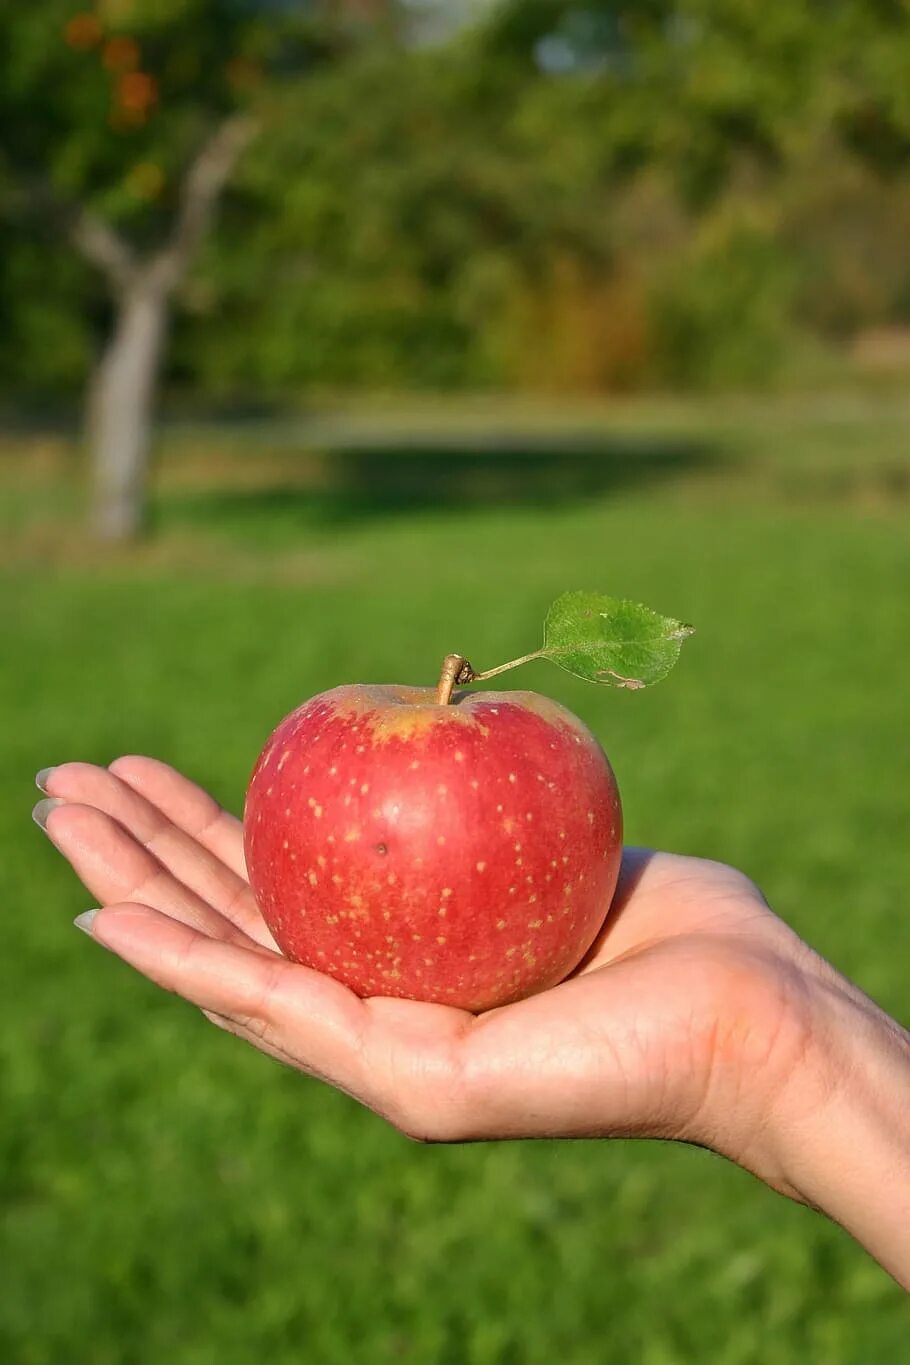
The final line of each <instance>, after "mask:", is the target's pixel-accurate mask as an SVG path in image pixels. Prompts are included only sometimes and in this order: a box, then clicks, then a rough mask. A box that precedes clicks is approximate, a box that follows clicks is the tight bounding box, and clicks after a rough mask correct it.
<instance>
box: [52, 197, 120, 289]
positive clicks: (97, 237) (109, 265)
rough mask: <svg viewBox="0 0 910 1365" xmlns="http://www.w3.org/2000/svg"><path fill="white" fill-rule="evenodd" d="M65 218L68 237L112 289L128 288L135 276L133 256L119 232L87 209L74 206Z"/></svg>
mask: <svg viewBox="0 0 910 1365" xmlns="http://www.w3.org/2000/svg"><path fill="white" fill-rule="evenodd" d="M68 217H69V220H70V221H69V236H70V239H71V241H72V242H73V245H74V246H75V247H76V248H77V250H78V251H81V253H82V255H83V256H84V257H85V259H86V260H87V261H89V262H90V263H91V264H92V265H94V266H96V267H97V268H98V269H99V270H100V271H101V273H102V274H103V275H106V276H107V279H108V281H109V282H110V284H111V285H113V287H114V288H115V289H118V290H123V289H126V288H128V286H129V285H130V283H131V282H132V281H133V279H134V278H135V275H136V258H135V257H134V255H133V253H132V251H131V249H130V247H129V246H128V245H127V243H126V242H125V241H124V239H123V238H122V237H121V236H120V235H119V233H117V232H115V231H114V229H113V228H112V227H111V225H110V224H109V223H106V222H105V221H104V219H103V218H99V217H98V216H97V214H94V213H92V212H90V211H89V210H88V209H84V208H80V209H75V210H73V211H71V213H70V214H68Z"/></svg>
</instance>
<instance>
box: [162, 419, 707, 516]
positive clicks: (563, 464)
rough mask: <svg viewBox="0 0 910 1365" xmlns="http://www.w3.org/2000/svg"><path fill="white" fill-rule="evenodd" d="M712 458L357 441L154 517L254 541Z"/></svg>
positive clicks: (504, 499)
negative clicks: (260, 535)
mask: <svg viewBox="0 0 910 1365" xmlns="http://www.w3.org/2000/svg"><path fill="white" fill-rule="evenodd" d="M261 453H262V454H263V455H264V456H266V457H267V452H266V451H263V452H261ZM251 458H254V459H255V458H256V457H255V456H254V457H251ZM718 459H719V452H718V451H717V450H716V449H715V448H712V447H710V446H709V445H708V444H707V443H705V442H699V441H694V440H689V439H684V438H681V437H673V436H665V435H661V436H650V437H648V436H642V437H640V438H639V437H634V436H628V437H626V436H624V437H622V438H619V437H616V438H604V437H603V436H597V437H591V438H589V437H578V436H571V437H568V438H567V439H565V440H562V439H560V438H559V437H554V436H553V435H552V434H549V435H547V437H546V438H545V439H543V438H541V439H536V438H535V437H534V436H533V435H530V436H528V435H525V436H521V437H518V436H503V435H500V434H498V433H495V434H493V435H491V436H489V437H484V438H483V439H480V438H478V439H476V440H471V439H470V438H466V437H464V436H463V435H460V436H453V437H451V438H447V437H442V438H440V439H438V440H435V439H434V440H433V441H432V443H431V442H430V441H428V440H426V439H422V440H421V441H415V442H413V443H409V442H407V441H402V440H401V439H400V438H399V439H397V440H396V441H395V442H394V444H392V443H388V444H387V443H385V442H383V441H381V440H377V441H374V442H366V441H364V442H362V443H359V444H357V445H356V446H355V445H354V444H352V443H348V444H347V445H346V446H344V447H342V448H338V449H334V450H328V451H325V452H322V453H312V452H309V451H301V452H300V453H299V454H298V455H296V456H292V455H290V454H283V455H282V457H281V460H280V463H279V465H278V466H277V468H276V467H275V466H274V465H271V464H270V465H269V467H270V468H271V470H272V475H271V481H269V482H265V483H263V484H261V485H258V486H255V487H252V488H250V487H248V486H247V487H235V488H224V487H223V485H222V486H215V487H213V488H212V489H211V490H194V491H193V492H192V493H189V492H183V491H181V492H177V491H170V492H166V493H163V494H162V495H161V497H160V498H159V501H158V512H159V519H160V521H163V522H166V523H168V524H171V525H173V524H175V523H179V524H184V525H186V524H191V525H194V526H204V525H206V524H210V525H212V526H213V527H214V526H219V527H222V528H224V529H229V528H230V529H231V530H234V531H237V532H240V533H244V532H246V533H252V534H253V535H254V536H255V535H257V533H258V532H259V531H260V530H261V531H264V532H266V534H268V533H269V531H278V532H280V529H281V527H282V526H287V528H288V529H289V530H290V529H291V528H294V529H297V530H299V529H301V528H302V527H307V528H309V527H317V526H320V525H321V526H324V527H331V526H337V525H340V524H344V523H347V522H351V521H363V520H369V519H372V518H376V517H383V516H389V515H400V514H405V513H407V512H411V511H419V512H445V511H457V510H458V509H461V508H472V509H480V508H515V509H519V508H528V507H531V508H533V507H537V508H540V507H548V506H557V505H565V504H568V503H573V502H577V501H580V500H586V499H591V498H598V497H603V496H604V495H608V494H610V493H612V492H619V491H621V490H624V489H628V488H631V487H635V486H642V485H648V484H653V483H656V482H660V481H666V480H670V479H679V478H681V477H683V476H685V475H688V474H691V473H693V472H697V471H703V470H706V469H708V468H711V467H713V466H714V465H715V464H716V463H717V462H718ZM267 527H268V529H267Z"/></svg>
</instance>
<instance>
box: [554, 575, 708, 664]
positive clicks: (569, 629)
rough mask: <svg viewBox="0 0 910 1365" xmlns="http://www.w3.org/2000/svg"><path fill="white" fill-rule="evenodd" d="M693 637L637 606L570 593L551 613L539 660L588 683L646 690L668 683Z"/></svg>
mask: <svg viewBox="0 0 910 1365" xmlns="http://www.w3.org/2000/svg"><path fill="white" fill-rule="evenodd" d="M692 633H693V628H692V626H687V625H684V624H683V622H682V621H675V620H673V618H672V617H669V616H659V615H658V614H657V612H656V611H652V610H651V608H650V607H643V606H641V605H640V603H638V602H625V601H621V600H620V599H619V598H616V597H604V596H603V594H602V593H597V592H566V593H563V595H562V597H557V599H556V601H555V602H554V603H553V605H552V606H551V607H550V610H549V611H548V612H547V619H546V623H545V625H544V643H543V649H542V650H541V652H540V657H542V658H545V659H552V661H553V663H555V664H558V665H559V667H560V668H564V669H566V671H567V672H568V673H574V674H575V676H576V677H577V678H587V679H588V680H589V681H590V682H597V683H606V684H607V685H608V686H609V687H628V688H639V687H647V686H648V685H649V684H650V683H656V682H659V681H660V679H661V678H665V677H666V675H667V674H668V673H669V672H670V669H671V668H672V667H673V665H674V664H675V663H676V660H677V659H678V658H679V651H680V649H681V647H682V642H683V640H685V639H686V638H687V636H689V635H691V634H692Z"/></svg>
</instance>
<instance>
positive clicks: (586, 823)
mask: <svg viewBox="0 0 910 1365" xmlns="http://www.w3.org/2000/svg"><path fill="white" fill-rule="evenodd" d="M450 658H453V659H454V660H455V661H456V667H457V665H458V664H459V663H462V664H463V663H464V661H463V660H460V659H459V657H458V656H450ZM465 667H466V668H468V669H469V666H468V665H465ZM467 676H475V677H476V676H478V675H473V674H472V673H470V674H463V675H462V677H467ZM453 680H454V679H453V678H451V677H450V679H449V686H448V688H445V687H444V686H443V684H442V683H441V684H440V689H432V688H419V687H405V686H346V687H336V688H335V689H333V690H332V691H329V692H324V693H322V694H321V695H320V696H316V697H313V698H312V699H311V700H309V701H306V702H304V704H303V705H302V706H300V707H298V708H297V710H295V711H293V712H292V713H291V715H289V716H287V717H286V718H285V719H284V720H283V721H282V722H281V724H280V725H279V726H278V727H277V729H276V730H275V731H274V733H273V734H272V735H271V737H270V738H269V740H268V742H267V744H266V746H265V748H264V749H263V751H262V754H261V755H260V758H259V760H258V762H257V764H256V767H255V770H254V772H253V775H252V778H251V781H250V785H249V790H248V792H247V798H246V804H245V810H244V843H245V851H246V861H247V869H248V872H249V878H250V883H251V885H252V888H253V892H254V894H255V896H256V900H257V903H258V905H259V908H260V910H261V912H262V915H263V918H264V919H265V921H266V923H267V924H268V926H269V928H270V930H271V931H272V934H273V935H274V937H275V939H276V941H277V943H278V946H279V947H280V948H281V950H282V952H284V953H285V954H286V955H287V956H288V957H289V958H291V959H293V960H294V961H295V962H300V963H304V964H305V965H306V966H308V967H314V968H316V969H317V970H318V971H321V972H326V973H328V974H329V975H331V976H333V977H336V978H337V979H338V980H339V981H343V982H344V983H345V984H346V985H347V986H349V987H350V988H351V989H352V990H353V991H355V992H356V993H357V994H358V995H361V996H369V995H386V996H404V997H408V998H410V999H415V1000H429V1001H437V1002H441V1003H445V1004H450V1005H457V1006H460V1007H461V1008H463V1009H467V1010H472V1011H481V1010H486V1009H491V1008H493V1007H495V1006H497V1005H504V1004H507V1003H509V1002H511V1001H514V1000H518V999H521V998H522V997H524V996H527V995H531V994H533V993H535V992H537V991H541V990H545V989H546V988H547V987H550V986H554V985H556V983H557V982H559V981H561V980H563V978H564V977H565V976H567V975H568V973H570V972H571V971H572V970H573V968H575V967H576V966H577V965H578V963H579V962H580V961H581V959H582V958H583V957H584V955H585V953H586V952H587V950H588V948H589V947H590V946H591V943H592V942H593V940H594V938H595V936H596V935H597V933H598V930H599V929H600V927H601V925H602V924H603V921H604V918H605V916H606V913H607V910H608V908H609V905H610V900H611V897H612V895H613V892H614V890H615V887H616V880H617V877H618V875H619V864H620V857H621V851H622V814H621V808H620V800H619V792H618V789H617V785H616V779H615V778H614V775H613V771H612V769H611V767H610V764H609V762H608V761H607V758H606V755H605V754H604V752H603V750H602V748H601V747H600V745H599V744H598V742H597V740H596V739H595V738H594V736H593V735H592V734H591V733H590V731H589V730H587V729H586V727H585V726H584V725H583V724H582V723H581V721H580V720H578V719H577V718H576V717H575V716H574V715H572V713H571V712H569V711H567V710H566V709H565V708H564V707H562V706H560V705H558V704H557V703H556V702H554V701H550V700H549V699H548V698H546V697H543V696H540V695H538V694H536V693H534V692H523V691H507V692H494V691H487V692H483V691H480V692H467V691H459V692H456V693H454V695H453V694H452V682H453ZM447 703H448V704H447Z"/></svg>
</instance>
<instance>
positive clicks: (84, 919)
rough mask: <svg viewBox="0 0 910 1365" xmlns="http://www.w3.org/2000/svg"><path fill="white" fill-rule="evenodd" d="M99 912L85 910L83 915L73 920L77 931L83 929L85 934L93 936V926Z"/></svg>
mask: <svg viewBox="0 0 910 1365" xmlns="http://www.w3.org/2000/svg"><path fill="white" fill-rule="evenodd" d="M97 913H98V911H97V910H83V912H82V914H81V915H77V916H76V918H75V919H74V920H73V923H74V924H75V926H76V928H77V929H81V930H82V932H83V934H88V935H89V936H91V932H92V924H93V923H94V920H95V916H96V915H97Z"/></svg>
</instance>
